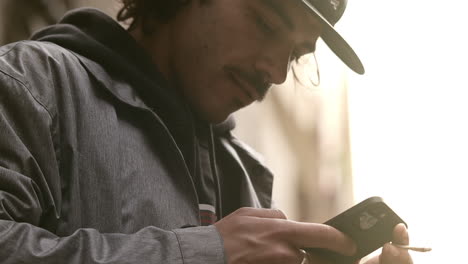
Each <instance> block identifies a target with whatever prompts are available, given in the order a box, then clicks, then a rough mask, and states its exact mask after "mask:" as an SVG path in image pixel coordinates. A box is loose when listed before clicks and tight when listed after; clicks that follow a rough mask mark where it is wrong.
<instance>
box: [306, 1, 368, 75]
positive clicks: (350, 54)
mask: <svg viewBox="0 0 468 264" xmlns="http://www.w3.org/2000/svg"><path fill="white" fill-rule="evenodd" d="M302 2H303V3H304V4H305V5H307V7H308V8H310V10H311V11H312V12H313V13H314V14H315V15H316V17H317V18H318V20H319V21H320V22H321V23H322V25H323V29H322V34H321V35H320V37H321V38H322V39H323V41H324V42H325V43H326V44H327V46H328V47H329V48H330V49H331V50H332V51H333V53H335V54H336V56H338V58H340V59H341V60H342V61H343V62H344V63H345V64H346V65H347V66H348V67H349V68H350V69H351V70H353V71H354V72H356V73H358V74H364V72H365V70H364V66H363V65H362V62H361V60H360V59H359V57H358V56H357V54H356V52H354V50H353V49H352V48H351V46H350V45H349V44H348V43H347V42H346V41H345V40H344V39H343V37H341V35H340V34H338V32H336V30H335V29H334V28H333V26H332V25H331V24H330V23H329V22H328V21H327V20H326V19H325V17H323V15H322V14H321V13H320V12H319V11H318V10H317V9H316V8H315V7H314V6H312V5H311V4H310V3H309V2H307V1H306V0H302Z"/></svg>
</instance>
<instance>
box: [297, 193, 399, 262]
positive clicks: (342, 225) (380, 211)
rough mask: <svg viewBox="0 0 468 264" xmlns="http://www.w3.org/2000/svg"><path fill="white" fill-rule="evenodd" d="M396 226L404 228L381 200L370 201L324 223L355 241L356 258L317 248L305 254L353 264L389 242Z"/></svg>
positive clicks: (374, 198)
mask: <svg viewBox="0 0 468 264" xmlns="http://www.w3.org/2000/svg"><path fill="white" fill-rule="evenodd" d="M399 223H403V224H405V225H406V223H405V222H404V221H403V220H402V219H401V218H400V217H399V216H398V215H397V214H396V213H395V212H394V211H393V210H392V209H391V208H390V207H389V206H388V205H387V204H385V203H384V201H383V199H382V198H381V197H377V196H374V197H370V198H368V199H366V200H364V201H362V202H360V203H359V204H357V205H355V206H353V207H351V208H350V209H348V210H346V211H344V212H343V213H341V214H339V215H337V216H335V217H333V218H332V219H330V220H328V221H327V222H325V223H324V224H327V225H330V226H333V227H335V228H336V229H338V230H340V231H341V232H343V233H345V234H346V235H348V236H349V237H350V238H351V239H353V240H354V242H355V243H356V245H357V252H356V254H355V255H353V256H344V255H341V254H338V253H336V252H333V251H330V250H326V249H318V248H307V249H305V250H306V251H308V252H309V253H313V254H318V255H321V256H323V257H325V258H326V259H328V260H330V261H331V262H332V263H335V264H354V263H355V262H356V261H357V260H359V259H361V258H363V257H365V256H366V255H368V254H370V253H372V252H373V251H375V250H376V249H378V248H380V247H382V246H383V245H384V244H385V243H387V242H390V241H391V239H392V233H393V229H394V228H395V226H396V225H398V224H399ZM406 226H407V225H406Z"/></svg>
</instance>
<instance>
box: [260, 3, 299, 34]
mask: <svg viewBox="0 0 468 264" xmlns="http://www.w3.org/2000/svg"><path fill="white" fill-rule="evenodd" d="M288 1H289V0H288ZM261 2H262V3H263V4H264V5H265V6H267V7H268V8H269V9H270V10H271V11H273V12H274V13H276V15H278V16H279V17H280V18H281V20H282V21H283V23H284V24H285V25H286V26H287V27H288V28H289V29H290V30H294V24H293V23H292V21H291V18H290V17H289V16H288V15H287V14H286V12H285V11H284V7H283V5H282V4H280V3H279V2H280V1H274V0H261Z"/></svg>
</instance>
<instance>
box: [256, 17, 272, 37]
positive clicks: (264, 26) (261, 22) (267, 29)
mask: <svg viewBox="0 0 468 264" xmlns="http://www.w3.org/2000/svg"><path fill="white" fill-rule="evenodd" d="M255 22H256V24H257V26H258V27H259V28H260V30H261V31H262V32H263V33H265V34H267V35H273V34H274V33H275V32H276V30H275V29H274V28H273V27H272V26H271V25H270V24H269V23H268V22H266V20H265V19H264V18H263V17H262V16H260V15H255Z"/></svg>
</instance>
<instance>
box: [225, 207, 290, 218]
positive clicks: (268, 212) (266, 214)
mask: <svg viewBox="0 0 468 264" xmlns="http://www.w3.org/2000/svg"><path fill="white" fill-rule="evenodd" d="M233 214H236V215H238V216H251V217H260V218H275V219H288V217H287V216H286V214H285V213H284V212H283V211H281V210H279V209H260V208H250V207H243V208H240V209H238V210H237V211H235V212H234V213H233Z"/></svg>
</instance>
